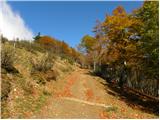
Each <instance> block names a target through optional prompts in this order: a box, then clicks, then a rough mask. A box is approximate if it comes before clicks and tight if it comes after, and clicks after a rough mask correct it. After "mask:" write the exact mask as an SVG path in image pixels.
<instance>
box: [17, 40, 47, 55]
mask: <svg viewBox="0 0 160 120" xmlns="http://www.w3.org/2000/svg"><path fill="white" fill-rule="evenodd" d="M14 42H15V43H16V47H18V48H21V49H22V48H24V49H25V50H27V51H29V52H32V53H35V51H39V52H45V51H46V50H45V49H44V47H43V46H41V45H40V44H37V43H34V42H29V41H25V40H24V41H14Z"/></svg>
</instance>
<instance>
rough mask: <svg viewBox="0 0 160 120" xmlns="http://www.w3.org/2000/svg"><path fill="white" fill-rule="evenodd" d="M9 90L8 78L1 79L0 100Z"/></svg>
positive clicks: (6, 95)
mask: <svg viewBox="0 0 160 120" xmlns="http://www.w3.org/2000/svg"><path fill="white" fill-rule="evenodd" d="M10 91H11V83H10V82H9V80H5V79H3V80H2V88H1V100H2V101H3V100H6V99H7V97H8V94H9V93H10Z"/></svg>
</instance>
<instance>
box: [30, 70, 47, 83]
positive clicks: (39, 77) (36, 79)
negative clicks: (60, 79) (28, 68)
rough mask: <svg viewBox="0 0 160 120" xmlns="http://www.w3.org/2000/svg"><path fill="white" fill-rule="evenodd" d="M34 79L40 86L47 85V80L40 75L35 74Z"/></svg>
mask: <svg viewBox="0 0 160 120" xmlns="http://www.w3.org/2000/svg"><path fill="white" fill-rule="evenodd" d="M33 79H34V80H35V81H36V83H37V84H40V85H45V84H46V79H44V78H43V77H42V75H41V74H40V73H34V74H33Z"/></svg>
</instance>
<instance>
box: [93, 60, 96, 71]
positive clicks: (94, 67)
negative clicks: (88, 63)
mask: <svg viewBox="0 0 160 120" xmlns="http://www.w3.org/2000/svg"><path fill="white" fill-rule="evenodd" d="M93 65H94V66H93V69H94V71H96V61H94V63H93Z"/></svg>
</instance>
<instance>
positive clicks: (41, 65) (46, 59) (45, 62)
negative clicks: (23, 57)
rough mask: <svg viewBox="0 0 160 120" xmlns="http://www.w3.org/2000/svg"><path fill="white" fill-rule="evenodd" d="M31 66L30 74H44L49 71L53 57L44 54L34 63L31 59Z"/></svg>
mask: <svg viewBox="0 0 160 120" xmlns="http://www.w3.org/2000/svg"><path fill="white" fill-rule="evenodd" d="M31 64H32V70H31V72H32V73H33V72H36V71H39V72H46V71H48V70H51V68H52V67H53V64H54V62H53V56H52V55H51V54H48V53H47V54H45V55H43V56H42V57H40V58H39V59H37V60H36V61H35V60H33V59H31Z"/></svg>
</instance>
